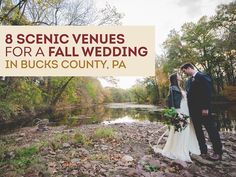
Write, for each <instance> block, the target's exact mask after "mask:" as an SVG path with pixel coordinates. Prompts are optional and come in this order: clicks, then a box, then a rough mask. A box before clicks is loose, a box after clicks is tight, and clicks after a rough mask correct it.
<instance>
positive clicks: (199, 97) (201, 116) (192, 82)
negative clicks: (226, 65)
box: [181, 63, 223, 161]
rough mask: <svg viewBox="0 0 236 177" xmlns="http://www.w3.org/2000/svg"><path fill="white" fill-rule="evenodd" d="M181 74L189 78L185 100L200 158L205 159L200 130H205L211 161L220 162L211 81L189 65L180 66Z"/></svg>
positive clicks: (203, 140) (218, 137) (205, 147)
mask: <svg viewBox="0 0 236 177" xmlns="http://www.w3.org/2000/svg"><path fill="white" fill-rule="evenodd" d="M181 70H182V72H183V73H185V74H187V75H188V76H191V77H190V79H189V80H188V82H187V83H188V88H187V89H186V90H187V98H188V106H189V112H190V117H191V118H192V121H193V125H194V128H195V132H196V136H197V139H198V143H199V146H200V150H201V156H202V157H207V145H206V141H205V137H204V132H203V130H202V125H204V127H205V128H206V130H207V132H208V135H209V138H210V140H211V142H212V145H213V150H214V154H213V156H212V157H210V159H211V160H215V161H216V160H222V153H223V152H222V144H221V140H220V135H219V132H218V130H217V127H216V123H215V121H214V120H213V118H212V117H211V79H210V77H209V76H207V75H205V74H203V73H201V72H198V71H196V70H195V69H194V67H193V65H192V64H191V63H186V64H184V65H182V66H181Z"/></svg>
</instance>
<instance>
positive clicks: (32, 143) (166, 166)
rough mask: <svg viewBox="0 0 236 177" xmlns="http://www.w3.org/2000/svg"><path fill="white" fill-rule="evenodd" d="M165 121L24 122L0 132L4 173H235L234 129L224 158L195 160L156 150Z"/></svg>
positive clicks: (0, 167) (225, 137)
mask: <svg viewBox="0 0 236 177" xmlns="http://www.w3.org/2000/svg"><path fill="white" fill-rule="evenodd" d="M161 127H163V125H162V124H160V123H150V122H142V123H132V124H112V125H102V124H96V125H81V126H78V127H73V128H68V127H66V126H59V127H47V129H48V130H47V131H42V130H40V131H38V130H37V127H26V128H22V129H20V130H18V131H16V132H14V133H10V134H8V135H2V136H1V138H0V143H1V144H0V145H1V146H0V147H1V149H0V153H1V161H0V171H1V173H0V175H1V176H4V177H5V176H7V177H11V176H27V177H29V176H56V177H60V176H61V177H62V176H81V177H82V176H109V177H112V176H117V177H118V176H146V177H148V176H187V177H189V176H212V177H213V176H214V177H218V176H219V177H222V176H224V177H225V176H226V177H227V176H229V177H230V176H236V171H235V169H236V155H235V150H236V138H235V135H233V134H230V133H221V138H222V140H223V144H224V156H223V161H221V162H211V161H207V160H203V159H201V158H200V157H198V156H194V157H193V163H186V162H182V161H178V160H175V161H173V160H170V159H168V158H165V157H163V156H161V155H160V154H155V153H154V152H153V150H152V148H151V147H150V144H152V145H155V144H156V142H157V141H158V139H159V137H160V136H161V135H162V134H163V133H164V131H165V130H166V128H163V129H161ZM43 130H44V129H43ZM166 138H167V136H165V137H164V138H163V139H162V141H161V142H160V145H161V146H163V145H164V143H165V140H166ZM208 143H209V142H208ZM209 145H210V143H209Z"/></svg>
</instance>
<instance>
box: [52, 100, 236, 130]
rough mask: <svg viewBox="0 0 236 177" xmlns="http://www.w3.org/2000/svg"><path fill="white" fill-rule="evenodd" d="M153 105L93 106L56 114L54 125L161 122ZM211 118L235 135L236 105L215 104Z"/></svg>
mask: <svg viewBox="0 0 236 177" xmlns="http://www.w3.org/2000/svg"><path fill="white" fill-rule="evenodd" d="M161 109H162V108H161V107H158V106H155V105H142V104H134V103H110V104H105V105H99V106H94V107H91V108H88V109H76V110H71V111H68V110H67V111H64V112H63V113H58V115H57V116H56V117H57V118H56V125H65V124H66V125H68V126H77V125H79V124H91V123H92V124H96V123H102V124H112V123H132V122H153V121H157V122H158V121H162V120H161V119H160V110H161ZM212 114H213V117H214V118H215V120H216V122H217V124H218V128H219V129H220V130H221V131H223V132H232V133H235V130H236V105H235V104H234V105H233V104H216V105H214V106H213V113H212Z"/></svg>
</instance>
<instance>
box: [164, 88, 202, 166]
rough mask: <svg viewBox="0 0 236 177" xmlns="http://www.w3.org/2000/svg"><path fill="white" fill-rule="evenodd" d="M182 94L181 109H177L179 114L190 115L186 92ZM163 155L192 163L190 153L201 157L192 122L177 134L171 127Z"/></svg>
mask: <svg viewBox="0 0 236 177" xmlns="http://www.w3.org/2000/svg"><path fill="white" fill-rule="evenodd" d="M182 93H183V98H182V100H181V104H180V109H177V112H179V113H183V114H186V115H189V110H188V103H187V96H186V93H185V92H182ZM161 153H162V155H164V156H166V157H169V158H171V159H179V160H183V161H187V162H191V158H190V155H189V153H192V154H196V155H200V148H199V145H198V141H197V137H196V133H195V130H194V127H193V123H192V121H190V123H189V124H188V125H187V127H186V128H185V129H184V130H182V131H181V132H177V131H176V132H175V130H174V127H173V126H171V128H170V131H169V135H168V138H167V142H166V144H165V146H164V148H163V150H162V151H161Z"/></svg>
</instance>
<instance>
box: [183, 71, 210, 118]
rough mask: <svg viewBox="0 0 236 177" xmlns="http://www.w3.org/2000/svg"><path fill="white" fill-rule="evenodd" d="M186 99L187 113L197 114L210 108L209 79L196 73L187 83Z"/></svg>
mask: <svg viewBox="0 0 236 177" xmlns="http://www.w3.org/2000/svg"><path fill="white" fill-rule="evenodd" d="M186 90H187V98H188V106H189V111H190V114H191V113H196V112H199V111H201V110H203V109H208V110H210V107H211V79H210V77H209V76H208V75H206V74H203V73H201V72H197V73H196V75H195V77H191V78H189V80H188V81H187V89H186Z"/></svg>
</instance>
